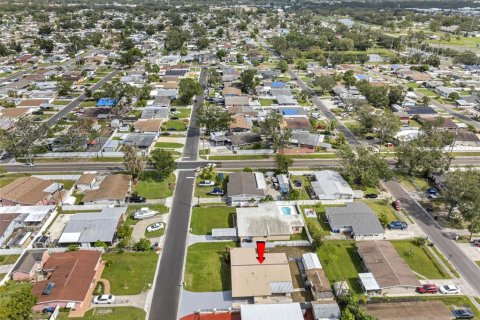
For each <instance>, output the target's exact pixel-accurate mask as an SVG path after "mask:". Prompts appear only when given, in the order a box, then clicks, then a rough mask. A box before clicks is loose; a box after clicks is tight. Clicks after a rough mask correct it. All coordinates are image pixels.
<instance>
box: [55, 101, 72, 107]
mask: <svg viewBox="0 0 480 320" xmlns="http://www.w3.org/2000/svg"><path fill="white" fill-rule="evenodd" d="M70 102H72V101H70V100H54V101H53V102H52V104H53V105H55V106H64V105H67V104H69V103H70Z"/></svg>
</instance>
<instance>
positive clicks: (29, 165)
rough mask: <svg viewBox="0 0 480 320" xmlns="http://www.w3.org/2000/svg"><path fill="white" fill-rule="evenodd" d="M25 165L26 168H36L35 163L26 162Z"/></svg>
mask: <svg viewBox="0 0 480 320" xmlns="http://www.w3.org/2000/svg"><path fill="white" fill-rule="evenodd" d="M23 165H24V166H26V167H35V164H34V163H33V162H25V163H24V164H23Z"/></svg>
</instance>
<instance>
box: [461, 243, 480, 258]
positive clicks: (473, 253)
mask: <svg viewBox="0 0 480 320" xmlns="http://www.w3.org/2000/svg"><path fill="white" fill-rule="evenodd" d="M457 246H458V247H459V248H460V250H462V251H463V252H464V253H465V254H466V255H467V257H469V258H470V259H471V260H472V261H480V248H477V247H474V246H472V245H471V244H470V243H457Z"/></svg>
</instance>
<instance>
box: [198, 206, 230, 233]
mask: <svg viewBox="0 0 480 320" xmlns="http://www.w3.org/2000/svg"><path fill="white" fill-rule="evenodd" d="M234 213H235V208H231V207H226V206H212V207H195V208H193V210H192V222H191V228H192V233H193V234H211V233H212V229H213V228H233V214H234Z"/></svg>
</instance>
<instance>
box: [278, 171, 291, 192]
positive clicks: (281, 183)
mask: <svg viewBox="0 0 480 320" xmlns="http://www.w3.org/2000/svg"><path fill="white" fill-rule="evenodd" d="M277 180H278V188H279V190H280V192H281V193H288V192H289V191H290V184H289V179H288V177H287V175H286V174H279V175H277Z"/></svg>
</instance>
